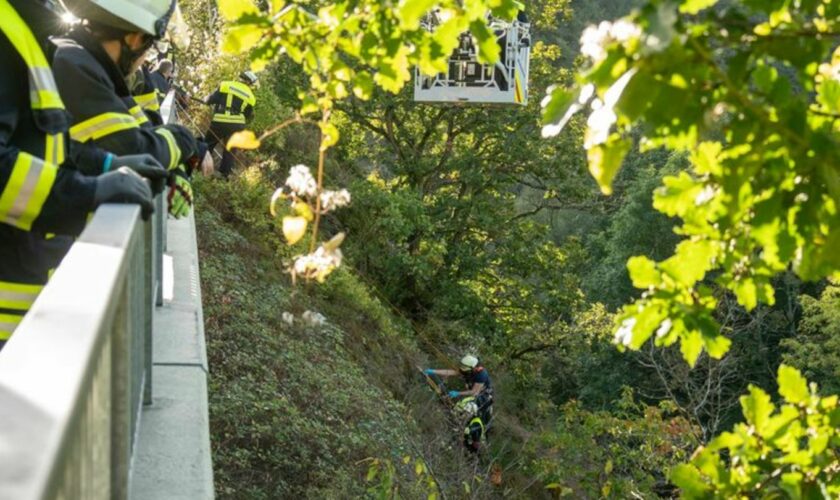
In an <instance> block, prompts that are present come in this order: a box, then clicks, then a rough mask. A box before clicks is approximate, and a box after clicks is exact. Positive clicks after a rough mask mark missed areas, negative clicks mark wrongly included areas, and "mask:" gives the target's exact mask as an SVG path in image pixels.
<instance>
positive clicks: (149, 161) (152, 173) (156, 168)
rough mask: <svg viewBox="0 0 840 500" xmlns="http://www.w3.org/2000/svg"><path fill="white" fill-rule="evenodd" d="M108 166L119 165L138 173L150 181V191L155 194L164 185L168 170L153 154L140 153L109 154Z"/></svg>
mask: <svg viewBox="0 0 840 500" xmlns="http://www.w3.org/2000/svg"><path fill="white" fill-rule="evenodd" d="M111 156H112V158H111V166H110V168H111V169H113V170H116V169H118V168H120V167H128V168H130V169H131V170H134V171H135V172H137V173H138V174H140V175H142V176H143V177H145V178H147V179H149V180H150V181H152V193H153V194H154V195H155V196H157V195H158V194H160V193H161V191H163V188H164V187H166V182H165V179H166V177H167V175H169V172H167V171H166V169H165V168H163V165H161V164H160V163H159V162H158V161H157V160H156V159H155V157H154V156H152V155H150V154H140V155H124V156H114V155H111Z"/></svg>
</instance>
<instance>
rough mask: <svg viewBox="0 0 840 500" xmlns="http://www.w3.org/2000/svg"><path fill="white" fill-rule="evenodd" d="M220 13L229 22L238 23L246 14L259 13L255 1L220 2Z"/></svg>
mask: <svg viewBox="0 0 840 500" xmlns="http://www.w3.org/2000/svg"><path fill="white" fill-rule="evenodd" d="M218 4H219V13H220V14H221V15H222V17H223V18H225V20H227V21H236V20H238V19H239V18H240V17H242V16H244V15H245V14H256V13H257V12H259V9H257V6H256V5H254V2H253V0H218Z"/></svg>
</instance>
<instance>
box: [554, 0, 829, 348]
mask: <svg viewBox="0 0 840 500" xmlns="http://www.w3.org/2000/svg"><path fill="white" fill-rule="evenodd" d="M715 4H717V2H712V1H692V2H685V1H682V2H679V1H674V0H670V1H656V2H648V3H646V4H645V5H644V6H643V7H641V8H640V9H639V10H637V11H636V12H635V13H634V14H632V15H631V16H630V17H629V18H627V19H625V20H622V21H619V22H616V23H614V24H605V25H602V26H601V27H600V28H599V29H592V30H590V31H588V32H587V33H586V34H584V41H585V43H584V46H583V47H582V51H583V53H584V54H586V55H587V56H588V57H589V58H590V59H591V61H592V65H591V66H590V67H589V68H588V69H586V70H585V71H583V72H581V74H580V80H579V84H580V85H581V90H580V91H579V93H580V97H579V98H576V99H568V97H567V95H568V94H564V93H555V94H554V97H552V100H554V99H561V98H562V99H563V100H564V102H568V104H567V105H566V107H567V108H569V107H570V106H573V105H574V106H575V107H574V108H569V113H574V112H575V111H577V110H578V109H581V108H583V107H585V106H587V105H589V106H590V107H591V108H592V110H593V111H592V112H591V114H590V116H589V119H588V121H587V124H588V127H587V131H586V134H585V137H586V141H585V145H586V147H587V149H588V152H589V155H588V156H589V167H590V171H591V172H592V174H593V176H594V177H595V178H596V180H598V181H599V183H600V184H601V188H602V189H603V190H604V191H605V192H608V191H609V190H610V183H611V179H612V176H613V173H614V170H615V168H616V167H617V165H618V162H619V158H620V157H621V156H623V155H624V153H625V151H626V150H627V142H626V141H627V140H630V139H631V135H630V132H631V130H633V129H634V128H635V129H639V130H640V131H641V134H642V136H641V141H640V142H641V144H642V146H643V147H646V148H649V147H656V146H664V147H667V148H670V149H674V150H678V151H686V152H688V153H690V159H691V163H692V170H691V171H690V172H682V173H680V174H679V175H677V176H671V177H667V178H665V179H664V182H663V184H664V185H663V186H662V187H661V188H659V189H658V190H657V191H656V194H655V199H654V206H655V208H656V209H657V210H659V211H661V212H663V213H665V214H667V215H669V216H673V217H679V218H680V219H682V221H683V224H682V226H681V227H680V229H679V232H680V234H682V235H683V236H684V237H685V239H684V240H683V241H682V242H681V243H680V244H679V245H677V247H676V250H675V253H674V255H673V256H671V257H669V258H667V259H665V260H663V261H661V262H657V263H653V262H649V261H647V260H644V258H642V259H635V260H633V261H631V264H632V267H631V268H630V274H631V278H633V279H634V281H635V282H636V284H637V285H642V286H641V288H643V289H645V293H644V294H643V296H642V298H641V299H640V300H639V301H637V302H636V303H635V304H632V305H630V306H627V307H626V308H625V310H624V313H623V314H622V315H621V316H620V317H619V318H618V321H619V322H620V323H621V325H622V326H621V327H620V328H619V330H618V332H617V341H618V342H619V343H620V344H622V345H624V346H627V347H631V348H634V349H635V348H638V347H639V346H641V345H642V344H644V343H645V342H646V341H647V340H648V339H650V338H651V337H654V332H656V335H655V340H656V343H657V345H671V344H673V343H675V342H677V341H679V342H681V348H682V351H683V354H684V356H685V359H686V360H687V361H688V362H689V363H690V364H694V363H695V362H696V360H697V358H698V356H699V354H700V352H701V351H702V350H706V351H707V352H708V353H709V354H710V355H711V356H713V357H720V356H722V355H723V354H724V353H725V352H726V351H727V349H728V348H729V345H730V341H729V340H728V339H726V338H725V337H723V336H722V335H721V334H720V329H719V324H718V323H717V321H716V320H715V318H714V317H713V311H714V308H715V306H716V304H717V301H716V299H715V298H714V296H713V294H712V293H711V289H710V288H709V287H708V286H706V285H705V284H703V281H704V280H707V279H708V278H707V277H708V276H709V275H710V273H712V272H713V271H714V272H715V276H714V281H715V282H716V283H717V284H719V285H721V286H722V287H724V288H726V289H728V290H730V291H731V292H732V293H734V294H735V296H736V297H737V298H738V301H739V303H740V304H741V305H742V306H744V307H745V308H746V309H747V310H751V309H753V308H755V307H756V305H757V304H758V303H767V304H772V303H773V301H774V295H773V288H772V286H771V284H770V279H771V278H772V276H773V275H775V274H776V273H778V272H780V271H782V270H784V269H785V268H787V267H788V266H792V267H793V268H794V270H795V271H796V273H797V274H798V275H799V276H800V277H802V278H803V279H805V280H814V279H819V278H823V277H826V276H831V275H832V274H834V273H836V272H838V270H840V257H838V256H840V253H838V252H836V251H835V250H834V249H835V248H836V246H837V242H838V239H839V238H840V230H838V228H840V214H838V211H837V204H838V202H840V180H838V179H840V176H838V172H837V169H836V165H837V164H838V158H837V155H838V154H840V153H838V151H840V149H838V147H837V146H838V139H837V130H836V125H835V118H836V116H835V113H836V111H835V107H836V103H837V100H836V99H834V97H833V96H834V95H835V91H836V88H837V83H836V76H835V75H836V72H835V70H834V69H833V68H835V67H836V66H837V64H838V63H840V60H838V56H837V55H836V54H833V53H832V52H833V50H834V42H833V41H832V40H833V38H832V37H831V36H822V34H825V33H832V32H834V31H835V29H836V25H837V23H838V22H840V21H838V8H840V7H838V6H837V5H836V3H835V2H829V3H819V2H806V3H796V4H789V3H786V2H746V3H743V4H742V3H737V2H733V3H726V4H724V5H721V6H719V8H718V7H716V8H714V9H710V8H708V7H710V6H712V5H715ZM689 14H691V15H689ZM793 89H802V90H804V91H798V92H794V90H793ZM593 94H594V96H595V97H592V95H593ZM564 96H566V97H564ZM575 103H578V104H575ZM556 108H557V106H554V107H552V103H551V102H549V103H548V106H547V108H546V109H547V110H553V111H552V112H551V114H550V115H547V116H546V118H547V120H548V121H549V122H554V121H556V120H557V116H559V115H560V113H559V111H558V110H557V109H556ZM546 131H547V132H548V133H556V131H557V127H554V126H550V127H548V128H547V129H546Z"/></svg>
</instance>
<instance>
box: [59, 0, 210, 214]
mask: <svg viewBox="0 0 840 500" xmlns="http://www.w3.org/2000/svg"><path fill="white" fill-rule="evenodd" d="M64 3H65V5H66V6H67V7H68V8H69V9H70V11H71V12H72V13H73V14H74V15H75V16H76V17H78V18H80V19H83V20H84V22H83V24H82V25H80V26H78V27H77V28H75V29H74V30H73V31H71V32H70V33H69V34H68V35H67V36H66V37H63V38H57V39H54V40H53V43H54V44H55V45H56V51H55V57H54V60H53V72H54V73H55V78H56V83H57V84H58V90H59V92H60V94H61V96H62V98H63V99H64V100H65V101H66V102H67V108H68V110H69V111H70V113H71V115H72V117H73V123H72V126H71V128H70V135H71V137H73V138H74V139H75V140H78V141H80V142H89V141H91V142H93V143H95V144H96V145H98V146H100V147H103V148H105V149H108V150H110V151H114V152H118V153H122V154H129V153H149V154H151V155H152V156H154V157H155V158H156V159H157V160H158V161H160V163H161V164H163V166H164V167H166V168H167V169H168V170H169V172H170V183H171V188H170V191H169V195H168V199H169V211H170V213H171V214H172V215H174V216H175V217H184V216H186V215H188V214H189V211H190V207H191V206H192V187H191V183H190V173H191V169H192V168H193V167H197V166H198V164H199V163H200V162H201V160H202V159H203V156H204V155H203V154H201V153H203V152H204V153H205V154H206V149H204V148H201V147H200V145H199V144H198V142H197V141H196V139H195V138H194V137H193V136H192V134H191V133H190V132H189V131H188V130H187V129H186V128H185V127H182V126H180V125H175V124H167V125H162V126H158V127H151V126H149V123H148V119H147V118H146V116H145V114H144V113H143V111H142V109H141V108H140V106H139V105H137V104H136V103H135V102H134V101H133V98H132V97H131V95H130V92H129V89H128V86H127V85H126V77H127V76H128V75H131V74H132V73H133V72H134V71H135V70H136V69H137V68H139V66H140V64H141V63H142V61H143V58H144V56H145V54H146V52H147V51H148V50H149V49H150V48H151V47H152V45H154V43H155V42H156V41H158V40H160V39H161V38H162V37H163V36H164V35H165V33H166V27H167V25H168V23H169V19H170V17H171V16H172V14H173V12H174V11H175V0H64ZM132 104H133V105H132ZM202 149H204V151H202Z"/></svg>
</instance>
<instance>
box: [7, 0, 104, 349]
mask: <svg viewBox="0 0 840 500" xmlns="http://www.w3.org/2000/svg"><path fill="white" fill-rule="evenodd" d="M38 9H39V4H38V2H31V1H30V0H26V1H24V0H20V1H19V2H15V6H14V7H13V6H12V3H10V2H9V1H8V0H0V61H2V65H3V70H2V71H0V343H2V341H5V340H6V339H8V338H9V336H10V335H11V333H12V332H13V331H14V329H15V328H16V327H17V325H18V323H20V321H21V319H22V318H23V315H24V314H25V313H26V311H28V310H29V308H30V307H31V306H32V303H33V302H34V301H35V299H36V297H37V296H38V294H39V293H40V291H41V289H42V288H43V285H44V284H45V283H46V277H47V272H48V269H49V267H50V265H51V264H54V263H55V261H54V260H53V259H52V257H51V256H50V251H49V250H48V249H46V248H45V247H44V244H43V243H45V242H46V240H45V239H44V237H43V236H42V235H41V233H45V232H54V233H59V234H68V235H77V234H79V233H80V232H81V230H82V229H83V228H84V225H85V222H86V219H87V214H88V213H89V212H90V211H91V210H93V208H94V203H93V198H94V191H95V189H96V181H95V179H93V178H91V177H85V176H83V175H82V174H80V173H79V172H78V171H76V170H75V169H74V168H72V166H70V165H67V164H68V163H70V162H72V161H89V162H91V163H97V162H99V163H100V164H101V162H102V161H103V159H104V156H105V153H104V152H102V151H98V150H92V149H91V150H84V151H83V150H81V149H79V150H77V151H76V153H74V151H73V150H68V145H69V143H68V138H67V129H68V126H69V119H68V117H67V114H66V111H65V110H64V103H63V102H62V100H61V98H60V96H59V94H58V91H57V89H56V84H55V81H54V79H53V75H52V73H51V72H50V68H49V64H48V62H47V58H46V56H45V54H44V52H43V50H42V49H41V45H40V44H39V43H38V37H36V35H35V34H34V33H33V30H32V29H30V25H29V22H39V21H43V14H44V13H43V12H40V11H39V10H38ZM68 155H69V160H70V161H65V160H67V159H68ZM62 164H64V166H65V167H67V168H59V166H62Z"/></svg>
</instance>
